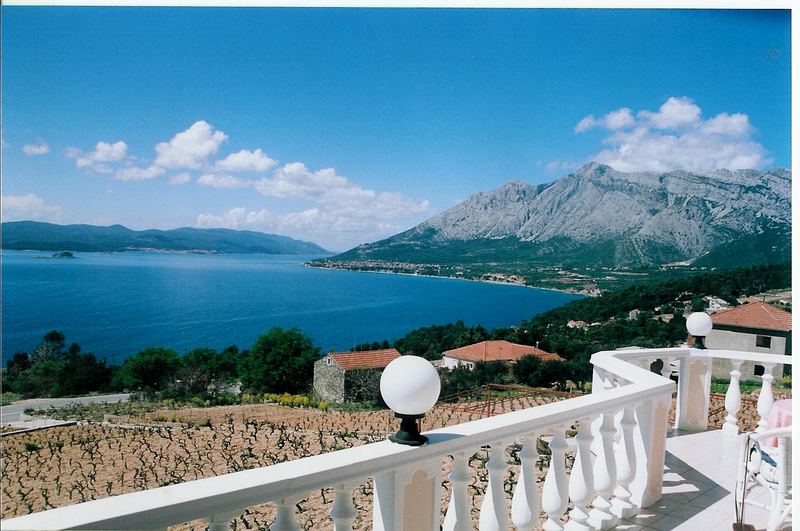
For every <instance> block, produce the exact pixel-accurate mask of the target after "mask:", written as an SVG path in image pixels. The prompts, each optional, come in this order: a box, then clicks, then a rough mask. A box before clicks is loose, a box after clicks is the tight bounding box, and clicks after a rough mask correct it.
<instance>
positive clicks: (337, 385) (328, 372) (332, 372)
mask: <svg viewBox="0 0 800 531" xmlns="http://www.w3.org/2000/svg"><path fill="white" fill-rule="evenodd" d="M314 394H316V395H317V397H319V398H320V400H325V401H327V402H336V403H341V402H344V369H342V368H341V367H340V366H339V364H338V363H336V362H335V361H334V360H333V358H331V357H330V356H325V357H324V358H321V359H319V360H317V361H316V362H315V363H314Z"/></svg>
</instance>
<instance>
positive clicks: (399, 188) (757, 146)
mask: <svg viewBox="0 0 800 531" xmlns="http://www.w3.org/2000/svg"><path fill="white" fill-rule="evenodd" d="M2 15H3V16H2V30H3V33H2V45H3V47H2V112H3V116H2V118H3V121H2V135H3V151H2V154H3V162H2V170H3V175H2V184H3V192H2V194H3V198H2V200H3V219H4V220H12V219H39V220H45V221H54V222H59V223H92V224H112V223H121V224H124V225H126V226H128V227H131V228H135V229H143V228H173V227H179V226H198V227H230V228H238V229H252V230H260V231H264V232H276V233H281V234H287V235H289V236H293V237H297V238H301V239H308V240H312V241H315V242H317V243H319V244H321V245H323V246H325V247H328V248H330V249H334V250H343V249H346V248H348V247H350V246H352V245H355V244H357V243H361V242H366V241H373V240H375V239H378V238H381V237H386V236H389V235H391V234H394V233H396V232H399V231H400V230H404V229H407V228H409V227H411V226H413V225H415V224H416V223H418V222H420V221H422V220H424V219H426V218H428V217H430V216H431V215H433V214H435V213H437V212H440V211H442V210H444V209H446V208H448V207H450V206H452V205H454V204H455V203H457V202H458V201H460V200H462V199H464V198H466V197H467V196H468V195H470V194H471V193H474V192H477V191H484V190H490V189H492V188H495V187H497V186H499V185H501V184H502V183H504V182H507V181H510V180H513V179H519V180H523V181H527V182H530V183H539V182H546V181H551V180H553V179H555V178H557V177H560V176H562V175H565V174H567V173H569V172H570V171H572V170H574V169H575V168H577V167H579V166H580V165H582V164H583V163H585V162H587V161H589V160H600V161H602V162H606V163H609V164H611V165H612V166H614V167H616V168H617V169H620V170H625V171H634V170H644V171H666V170H672V169H688V170H695V171H707V170H712V169H714V168H717V167H729V168H730V167H756V168H769V167H774V166H781V167H789V166H790V164H791V160H790V151H791V149H790V120H791V114H790V103H791V97H790V33H789V31H790V21H789V14H788V11H767V10H762V11H743V10H740V11H696V10H684V11H681V10H588V9H584V10H545V9H529V10H501V9H497V10H466V9H447V10H434V9H430V10H429V9H407V10H398V9H386V10H381V9H369V10H364V9H264V8H259V9H243V8H242V9H222V8H99V7H77V8H74V7H73V8H70V7H55V8H54V7H10V8H9V7H3V8H2Z"/></svg>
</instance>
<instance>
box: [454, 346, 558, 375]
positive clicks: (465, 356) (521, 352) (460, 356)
mask: <svg viewBox="0 0 800 531" xmlns="http://www.w3.org/2000/svg"><path fill="white" fill-rule="evenodd" d="M442 355H443V358H442V367H446V368H448V369H452V368H454V367H458V366H459V365H468V366H470V367H474V366H475V362H477V361H505V362H508V363H514V362H516V361H517V360H518V359H520V358H521V357H523V356H538V357H539V358H540V359H541V360H542V361H550V360H555V361H563V359H562V358H561V356H559V355H558V354H553V353H551V352H547V351H544V350H542V349H540V348H538V347H532V346H530V345H520V344H518V343H511V342H510V341H505V340H495V341H481V342H480V343H473V344H472V345H466V346H464V347H460V348H455V349H453V350H448V351H447V352H444V353H443V354H442Z"/></svg>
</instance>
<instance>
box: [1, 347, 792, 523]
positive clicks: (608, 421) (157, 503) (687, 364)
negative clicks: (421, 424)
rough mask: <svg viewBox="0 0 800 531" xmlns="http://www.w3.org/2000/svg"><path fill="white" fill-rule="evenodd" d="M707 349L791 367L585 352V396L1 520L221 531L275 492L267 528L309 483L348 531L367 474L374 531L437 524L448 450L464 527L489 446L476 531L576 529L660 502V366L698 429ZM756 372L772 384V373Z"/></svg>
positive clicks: (695, 356)
mask: <svg viewBox="0 0 800 531" xmlns="http://www.w3.org/2000/svg"><path fill="white" fill-rule="evenodd" d="M713 357H720V358H727V359H733V360H737V359H746V360H752V361H757V362H759V363H764V364H769V363H778V362H780V363H791V360H789V359H786V358H784V357H782V356H772V355H764V354H753V353H744V352H727V351H710V350H695V349H688V348H676V349H643V350H621V351H608V352H598V353H596V354H594V355H593V356H592V363H593V365H594V381H593V388H592V390H593V392H592V393H591V394H589V395H585V396H580V397H576V398H571V399H568V400H564V401H561V402H556V403H551V404H546V405H542V406H537V407H533V408H529V409H525V410H521V411H514V412H511V413H506V414H503V415H498V416H494V417H490V418H485V419H481V420H476V421H472V422H467V423H463V424H457V425H454V426H448V427H445V428H441V429H437V430H433V431H430V432H426V434H425V435H427V437H428V438H429V440H430V442H429V444H427V445H425V446H420V447H410V446H401V445H397V444H394V443H392V442H389V441H382V442H378V443H373V444H368V445H365V446H359V447H354V448H349V449H345V450H339V451H337V452H332V453H327V454H323V455H318V456H313V457H307V458H303V459H298V460H295V461H289V462H285V463H280V464H276V465H273V466H269V467H263V468H257V469H252V470H246V471H242V472H236V473H232V474H225V475H222V476H218V477H213V478H207V479H200V480H195V481H189V482H186V483H181V484H178V485H171V486H167V487H161V488H156V489H151V490H146V491H142V492H136V493H132V494H124V495H120V496H112V497H109V498H105V499H100V500H95V501H90V502H85V503H81V504H76V505H71V506H67V507H62V508H58V509H52V510H49V511H43V512H40V513H34V514H30V515H27V516H21V517H17V518H11V519H8V520H4V521H3V522H2V528H3V529H4V530H8V531H12V530H27V529H132V528H135V529H159V528H161V529H163V528H166V527H167V526H170V525H174V524H179V523H183V522H187V521H190V520H196V519H205V520H206V521H207V522H208V525H209V529H213V530H223V529H228V526H229V523H230V521H231V520H232V519H234V518H236V517H238V516H240V515H241V514H243V513H244V512H245V510H246V509H247V508H248V507H252V506H255V505H260V504H264V503H267V502H274V503H275V504H276V505H277V517H276V519H275V521H274V522H273V523H272V524H271V525H270V529H271V530H272V531H285V530H299V529H300V527H299V525H298V523H297V520H296V517H295V513H294V507H295V504H296V503H297V502H298V501H299V500H301V499H303V498H306V497H307V496H308V495H309V494H310V493H312V492H314V491H319V490H320V489H324V488H332V489H334V490H335V493H336V495H335V501H334V504H333V508H332V510H331V513H330V515H331V523H332V527H333V529H335V530H336V531H341V530H344V529H352V526H353V522H354V519H355V517H356V511H355V506H354V504H353V491H354V489H355V488H356V487H357V486H358V485H360V484H362V483H364V482H365V481H366V480H367V479H369V478H371V480H372V481H373V486H374V489H373V493H374V494H373V508H372V509H373V528H374V529H377V530H414V531H418V530H423V529H439V526H440V522H441V521H442V516H443V513H442V510H443V508H442V507H441V502H440V500H441V497H442V493H441V488H442V464H443V461H444V460H446V459H447V460H450V459H451V460H452V472H451V473H450V475H449V481H450V484H451V489H450V492H451V496H450V500H449V503H448V506H447V508H446V509H444V525H443V528H444V529H445V530H448V531H455V530H468V529H472V519H471V512H472V508H471V504H470V500H469V497H468V492H467V486H468V484H469V482H470V480H471V475H470V474H471V473H470V469H469V466H468V460H469V457H470V456H471V455H472V454H474V453H475V452H477V451H479V450H480V449H481V448H483V447H486V446H488V447H489V460H488V462H487V463H486V468H487V471H488V483H487V487H486V491H485V495H484V499H483V503H482V505H481V507H480V518H479V528H480V529H481V530H495V531H507V530H508V529H511V528H512V526H513V528H515V529H520V530H528V529H533V528H534V527H536V526H538V524H539V519H540V512H541V511H543V512H544V513H546V515H547V517H548V519H547V521H546V522H545V524H544V528H545V529H550V530H556V529H563V527H564V523H563V521H562V517H563V516H564V514H565V511H566V509H567V506H568V503H569V502H572V504H573V508H572V509H571V510H570V512H569V515H568V517H569V520H571V521H572V522H573V525H575V526H576V527H577V528H580V529H586V528H594V529H608V528H610V527H613V526H614V525H616V524H617V523H618V522H619V520H620V519H621V518H625V517H628V516H631V515H633V514H636V512H637V511H638V510H639V509H640V508H642V507H647V506H649V505H651V504H652V503H654V502H656V501H658V500H659V499H660V498H661V487H662V479H663V469H664V455H665V448H666V436H667V431H668V429H669V428H668V426H667V418H668V411H669V409H670V405H671V400H672V393H673V391H674V390H675V383H674V382H673V381H672V380H670V379H668V378H666V377H664V376H668V375H669V371H670V369H669V367H670V364H669V362H670V361H672V360H679V363H680V376H681V378H680V386H679V389H678V415H677V417H676V425H677V426H678V427H681V428H685V429H694V428H697V429H705V422H706V421H707V415H708V392H709V390H710V375H711V360H712V358H713ZM787 358H788V357H787ZM656 359H661V360H663V361H664V367H666V369H664V371H663V374H664V376H662V375H658V374H654V373H652V372H650V370H649V367H650V363H651V362H652V361H654V360H656ZM767 373H769V371H767ZM764 380H765V386H766V385H768V383H769V381H768V380H769V379H768V378H766V377H765V379H764ZM765 395H766V393H762V396H765ZM698 400H699V402H698ZM765 404H766V402H765ZM765 407H766V405H765ZM761 410H762V408H761V407H760V405H759V412H761ZM703 415H705V417H704V416H703ZM575 423H577V424H578V432H577V435H576V436H575V445H573V447H574V452H575V461H574V464H573V466H572V470H571V472H570V473H569V474H568V473H567V471H566V466H565V454H566V452H567V450H568V447H569V446H568V445H567V441H566V430H567V428H568V427H569V426H571V425H573V424H575ZM544 434H548V435H552V437H551V438H550V442H549V443H548V444H549V447H550V452H551V459H550V466H549V469H548V472H547V475H546V478H545V481H544V484H543V486H542V491H541V493H540V492H538V487H537V482H536V477H535V463H536V462H537V460H538V459H539V454H538V451H537V440H538V438H539V437H540V436H541V435H544ZM517 442H519V443H520V444H521V451H520V452H519V457H520V462H521V466H520V473H519V475H518V477H517V483H516V486H515V489H514V492H513V495H512V498H511V500H510V506H511V510H510V511H509V510H508V505H509V503H508V500H507V499H506V496H505V490H504V484H503V482H504V476H505V473H506V470H507V466H508V465H507V462H506V457H505V451H506V448H507V447H508V446H509V445H510V444H514V443H517ZM571 451H573V450H571ZM590 507H591V509H590Z"/></svg>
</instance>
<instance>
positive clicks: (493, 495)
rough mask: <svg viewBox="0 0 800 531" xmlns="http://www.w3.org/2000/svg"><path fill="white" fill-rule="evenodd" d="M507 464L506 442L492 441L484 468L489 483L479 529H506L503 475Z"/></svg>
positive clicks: (484, 530)
mask: <svg viewBox="0 0 800 531" xmlns="http://www.w3.org/2000/svg"><path fill="white" fill-rule="evenodd" d="M507 469H508V465H507V464H506V444H505V443H503V442H494V443H492V446H491V448H490V450H489V461H488V462H487V463H486V470H488V471H489V484H488V485H487V486H486V492H484V495H483V503H481V514H480V518H479V520H478V529H479V530H480V531H506V530H507V529H508V509H507V507H506V498H505V489H503V477H504V476H505V473H506V470H507Z"/></svg>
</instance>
